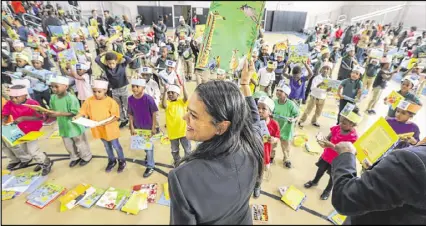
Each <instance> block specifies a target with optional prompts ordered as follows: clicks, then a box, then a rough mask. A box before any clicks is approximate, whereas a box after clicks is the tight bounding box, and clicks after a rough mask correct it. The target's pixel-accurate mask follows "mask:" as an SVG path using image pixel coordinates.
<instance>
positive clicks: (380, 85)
mask: <svg viewBox="0 0 426 226" xmlns="http://www.w3.org/2000/svg"><path fill="white" fill-rule="evenodd" d="M390 67H391V60H390V59H389V58H383V59H382V60H381V68H380V71H379V72H378V74H377V76H376V78H375V79H374V82H373V97H372V98H371V100H370V103H369V104H368V106H367V113H368V114H369V115H374V114H376V112H375V111H374V107H375V105H376V103H377V101H378V100H379V98H380V95H381V94H382V92H383V90H384V89H385V88H386V85H387V82H388V81H390V80H391V79H392V76H393V75H394V74H395V73H397V72H399V68H398V69H397V70H395V71H393V72H390V71H389V69H390Z"/></svg>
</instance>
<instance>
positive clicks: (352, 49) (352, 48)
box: [346, 46, 355, 52]
mask: <svg viewBox="0 0 426 226" xmlns="http://www.w3.org/2000/svg"><path fill="white" fill-rule="evenodd" d="M346 51H347V52H349V51H355V48H354V47H353V46H349V47H348V48H346Z"/></svg>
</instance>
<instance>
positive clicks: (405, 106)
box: [397, 100, 422, 114]
mask: <svg viewBox="0 0 426 226" xmlns="http://www.w3.org/2000/svg"><path fill="white" fill-rule="evenodd" d="M397 107H398V108H399V109H402V110H404V111H409V112H412V113H415V114H416V113H417V112H418V111H419V110H420V108H422V106H420V105H417V104H414V103H410V102H408V101H405V100H401V101H399V103H398V106H397Z"/></svg>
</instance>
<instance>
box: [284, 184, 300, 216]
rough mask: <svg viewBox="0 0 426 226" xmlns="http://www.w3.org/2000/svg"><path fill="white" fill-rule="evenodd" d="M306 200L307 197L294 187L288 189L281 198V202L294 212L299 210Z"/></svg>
mask: <svg viewBox="0 0 426 226" xmlns="http://www.w3.org/2000/svg"><path fill="white" fill-rule="evenodd" d="M305 199H306V195H305V194H304V193H303V192H302V191H300V190H299V189H297V188H296V187H295V186H293V185H291V186H290V187H289V188H287V190H286V191H285V193H284V195H283V196H282V197H281V200H282V201H283V202H284V203H285V204H287V205H288V206H290V207H291V208H292V209H294V210H298V209H299V207H300V206H301V205H302V203H303V201H305Z"/></svg>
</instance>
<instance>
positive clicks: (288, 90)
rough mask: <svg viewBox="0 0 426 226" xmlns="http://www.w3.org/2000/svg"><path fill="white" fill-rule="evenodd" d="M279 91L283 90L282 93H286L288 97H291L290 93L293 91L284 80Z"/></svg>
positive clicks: (278, 87)
mask: <svg viewBox="0 0 426 226" xmlns="http://www.w3.org/2000/svg"><path fill="white" fill-rule="evenodd" d="M277 90H281V91H283V92H284V93H285V94H286V95H287V96H288V95H290V93H291V89H290V87H288V86H287V85H286V84H285V81H284V80H281V82H280V83H278V86H277Z"/></svg>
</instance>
